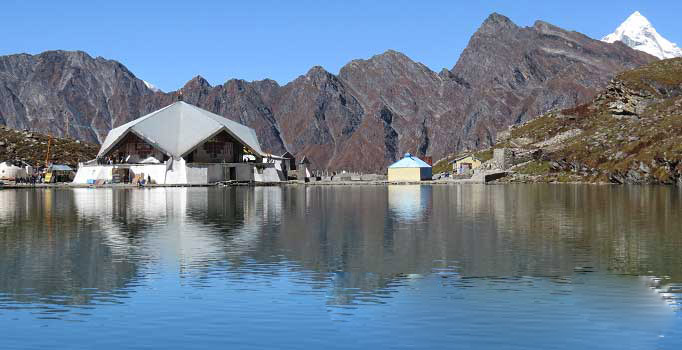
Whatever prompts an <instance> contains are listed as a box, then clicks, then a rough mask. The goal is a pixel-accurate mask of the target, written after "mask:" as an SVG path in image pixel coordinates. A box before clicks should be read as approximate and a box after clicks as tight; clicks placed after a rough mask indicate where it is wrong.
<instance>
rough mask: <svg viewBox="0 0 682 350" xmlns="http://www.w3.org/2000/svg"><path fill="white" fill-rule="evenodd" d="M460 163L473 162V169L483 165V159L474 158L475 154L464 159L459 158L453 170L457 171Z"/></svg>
mask: <svg viewBox="0 0 682 350" xmlns="http://www.w3.org/2000/svg"><path fill="white" fill-rule="evenodd" d="M460 163H470V164H471V169H472V170H473V169H476V168H478V167H480V166H481V161H480V160H478V159H476V158H474V157H473V156H468V157H466V158H464V159H461V160H458V161H456V162H455V165H454V166H453V168H452V170H454V171H457V170H458V169H459V164H460Z"/></svg>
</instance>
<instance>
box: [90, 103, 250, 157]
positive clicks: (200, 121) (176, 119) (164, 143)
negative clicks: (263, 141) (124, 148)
mask: <svg viewBox="0 0 682 350" xmlns="http://www.w3.org/2000/svg"><path fill="white" fill-rule="evenodd" d="M222 130H225V131H226V132H227V133H229V134H230V135H232V136H233V137H234V138H236V139H237V140H239V141H240V142H242V143H243V144H244V145H246V147H248V148H250V149H251V150H252V151H253V152H254V153H255V154H257V155H259V156H262V155H263V151H262V150H261V148H260V144H259V143H258V136H257V135H256V131H255V130H253V129H251V128H249V127H248V126H245V125H242V124H239V123H237V122H234V121H232V120H229V119H227V118H223V117H221V116H219V115H217V114H215V113H211V112H209V111H207V110H204V109H201V108H199V107H196V106H193V105H191V104H188V103H185V102H183V101H178V102H175V103H173V104H171V105H169V106H166V107H164V108H161V109H159V110H158V111H154V112H152V113H149V114H147V115H145V116H143V117H140V118H138V119H135V120H133V121H131V122H128V123H126V124H123V125H121V126H119V127H117V128H114V129H112V130H111V131H109V134H108V135H107V137H106V139H105V140H104V142H103V143H102V148H100V151H99V154H98V155H97V156H98V157H101V156H103V155H104V154H106V153H107V152H109V151H110V150H111V148H113V147H114V146H115V145H116V144H117V143H118V142H119V141H120V140H121V139H123V137H125V136H126V135H127V134H128V133H129V132H132V133H134V134H135V135H137V136H139V137H140V138H142V139H144V140H145V141H147V142H149V143H150V144H152V145H154V146H155V147H157V148H159V149H160V150H161V151H163V152H165V153H167V154H168V155H170V156H173V157H176V158H179V157H182V156H184V155H185V154H186V153H188V152H190V151H191V150H193V149H194V148H195V147H196V146H197V145H199V144H200V143H202V142H204V141H206V140H207V139H209V138H210V137H212V136H214V135H216V134H218V133H219V132H220V131H222Z"/></svg>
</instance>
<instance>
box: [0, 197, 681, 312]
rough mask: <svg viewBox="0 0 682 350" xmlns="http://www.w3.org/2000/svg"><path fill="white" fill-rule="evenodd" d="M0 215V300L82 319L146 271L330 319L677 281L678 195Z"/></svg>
mask: <svg viewBox="0 0 682 350" xmlns="http://www.w3.org/2000/svg"><path fill="white" fill-rule="evenodd" d="M0 203H2V204H5V205H3V206H1V207H0V295H2V294H5V295H8V296H9V297H10V298H12V299H14V300H17V301H19V300H30V301H36V300H41V301H45V300H47V302H50V301H49V300H51V298H53V297H56V296H65V297H66V298H65V299H64V298H61V299H59V300H57V299H55V300H53V301H52V303H56V304H60V303H67V304H87V303H90V302H91V301H92V300H96V298H97V297H98V296H100V295H110V294H117V295H118V294H120V293H125V291H127V290H128V288H126V286H128V285H130V284H131V283H133V282H134V281H136V279H137V278H138V277H140V276H142V272H141V271H146V270H149V269H155V268H158V267H163V268H164V271H172V273H173V274H174V273H175V272H174V271H176V270H177V271H178V273H179V277H181V278H186V277H188V278H199V279H204V278H240V277H244V276H262V277H265V278H272V277H273V276H277V275H278V274H281V273H293V274H295V275H296V278H295V279H297V280H301V281H305V282H304V283H305V284H306V285H311V286H314V287H313V288H323V289H326V290H327V293H328V295H329V297H328V300H329V303H331V304H335V305H338V304H353V303H358V302H381V301H382V300H383V299H382V298H384V297H385V296H386V295H387V294H391V293H394V291H395V290H396V288H394V287H395V286H398V285H403V284H410V283H413V281H414V277H419V276H428V275H438V276H441V277H444V278H448V279H447V281H453V282H455V283H460V282H456V281H461V283H466V280H467V278H468V277H497V276H542V277H544V276H572V275H573V274H574V273H575V272H576V271H577V272H586V271H592V270H595V269H597V270H601V271H606V270H609V271H615V272H617V273H627V274H649V272H648V271H653V272H651V274H654V275H658V276H663V275H669V276H672V277H673V279H675V280H682V275H680V270H681V268H680V267H681V266H682V256H680V255H679V254H678V252H679V247H680V246H682V236H680V234H679V233H680V232H681V231H680V230H679V227H681V226H682V218H681V217H680V216H679V213H680V212H682V208H681V207H682V195H680V193H679V192H676V191H675V190H674V189H670V188H663V187H639V188H629V187H599V186H551V185H547V186H542V185H538V186H536V185H532V186H530V185H525V186H523V185H522V186H513V185H512V186H483V185H481V186H477V185H466V186H461V185H442V186H389V187H384V186H348V187H345V186H344V187H331V186H282V187H256V188H252V187H232V188H168V189H163V188H157V189H143V190H138V189H125V190H117V189H99V190H91V189H75V190H42V191H40V190H37V191H34V190H21V191H0ZM169 267H170V269H168V268H169ZM213 272H220V273H219V274H217V275H216V274H214V273H213ZM211 276H212V277H211ZM216 276H223V277H216ZM444 280H445V279H444ZM29 291H30V293H29Z"/></svg>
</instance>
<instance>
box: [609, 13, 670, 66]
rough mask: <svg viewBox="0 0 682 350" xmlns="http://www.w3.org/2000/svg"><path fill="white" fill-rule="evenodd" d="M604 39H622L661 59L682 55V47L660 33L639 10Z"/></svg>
mask: <svg viewBox="0 0 682 350" xmlns="http://www.w3.org/2000/svg"><path fill="white" fill-rule="evenodd" d="M602 41H605V42H607V43H613V42H616V41H620V42H622V43H624V44H625V45H627V46H630V47H631V48H633V49H637V50H640V51H644V52H646V53H648V54H650V55H653V56H656V57H658V58H660V59H665V58H674V57H682V49H681V48H679V47H677V45H676V44H675V43H672V42H670V41H668V40H667V39H666V38H664V37H662V36H661V35H660V34H658V32H657V31H656V28H654V26H653V25H652V24H651V22H649V20H648V19H647V18H646V17H644V16H642V14H641V13H639V11H635V12H634V13H633V14H631V15H630V17H628V18H627V19H626V20H625V22H623V23H622V24H621V25H620V26H618V28H616V31H615V32H613V33H611V34H609V35H607V36H605V37H604V38H602Z"/></svg>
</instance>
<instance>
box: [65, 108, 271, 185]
mask: <svg viewBox="0 0 682 350" xmlns="http://www.w3.org/2000/svg"><path fill="white" fill-rule="evenodd" d="M244 155H250V156H251V158H252V159H254V161H253V162H245V161H244V159H248V158H249V157H244ZM266 157H267V155H266V154H265V153H263V151H262V150H261V148H260V144H259V143H258V138H257V136H256V132H255V130H253V129H251V128H249V127H247V126H245V125H242V124H239V123H237V122H234V121H231V120H229V119H226V118H223V117H221V116H219V115H217V114H213V113H211V112H209V111H206V110H203V109H201V108H198V107H195V106H192V105H190V104H187V103H185V102H182V101H179V102H176V103H173V104H171V105H170V106H167V107H165V108H162V109H160V110H158V111H155V112H152V113H150V114H147V115H145V116H143V117H141V118H138V119H136V120H133V121H131V122H129V123H126V124H123V125H121V126H119V127H117V128H115V129H113V130H111V131H110V132H109V134H108V135H107V138H106V139H105V140H104V142H103V144H102V148H101V149H100V151H99V153H98V154H97V161H96V162H92V164H88V165H86V166H82V167H81V168H80V169H79V171H78V175H77V176H76V179H75V180H74V182H75V183H96V182H97V181H98V180H100V181H111V182H137V181H139V180H146V181H150V182H152V183H157V184H202V183H212V182H218V181H224V180H238V181H279V180H280V174H278V172H277V170H276V169H275V167H274V165H273V164H271V163H264V162H262V159H263V158H266Z"/></svg>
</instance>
